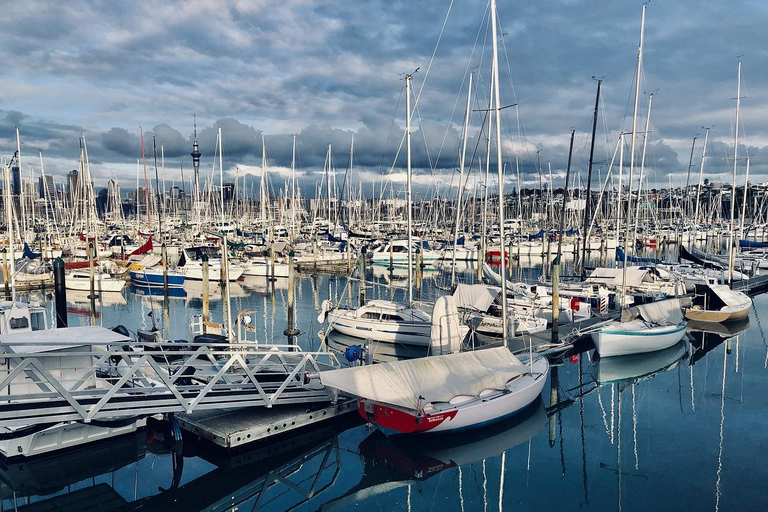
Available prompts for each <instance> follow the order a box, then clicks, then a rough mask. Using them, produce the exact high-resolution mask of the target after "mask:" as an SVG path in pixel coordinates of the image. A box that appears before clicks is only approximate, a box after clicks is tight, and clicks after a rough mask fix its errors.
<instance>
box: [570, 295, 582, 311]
mask: <svg viewBox="0 0 768 512" xmlns="http://www.w3.org/2000/svg"><path fill="white" fill-rule="evenodd" d="M580 307H581V304H580V303H579V299H578V298H577V297H574V298H572V299H571V309H572V310H573V311H578V310H579V308H580Z"/></svg>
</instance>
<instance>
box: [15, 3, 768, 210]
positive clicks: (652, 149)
mask: <svg viewBox="0 0 768 512" xmlns="http://www.w3.org/2000/svg"><path fill="white" fill-rule="evenodd" d="M641 8H642V4H641V3H640V2H639V1H634V0H633V1H628V0H615V1H611V0H539V1H537V2H513V1H511V0H500V1H499V21H500V23H501V30H502V36H501V38H500V45H501V52H502V55H501V80H500V82H501V95H502V100H501V101H502V103H503V104H504V105H510V104H514V103H516V104H517V107H516V108H508V109H506V110H504V130H503V131H504V148H505V159H506V161H507V164H508V166H507V169H508V171H511V170H512V169H513V168H514V167H515V165H516V164H515V158H517V165H519V167H520V172H521V179H522V180H523V183H524V186H525V185H529V186H533V185H536V186H538V172H537V171H536V166H537V165H538V163H537V162H538V158H540V160H541V165H542V167H543V168H544V173H545V176H547V177H548V175H549V168H550V166H551V169H552V174H553V176H554V181H555V185H556V186H557V185H558V184H559V183H560V182H561V181H562V176H563V175H564V171H565V164H566V160H567V151H568V142H569V135H570V131H571V130H572V129H575V130H576V139H575V145H574V160H573V161H574V170H575V172H577V173H580V174H581V176H582V177H583V178H582V179H585V176H586V172H585V169H586V166H587V159H588V153H589V132H590V130H591V122H592V111H593V106H594V94H595V87H596V82H595V81H594V80H593V76H597V77H602V78H603V80H604V82H603V91H602V101H601V113H600V121H599V136H598V144H597V150H596V161H597V165H598V167H600V168H601V175H602V176H605V170H606V169H607V161H608V160H609V159H610V157H611V155H612V154H613V150H614V147H615V145H616V141H617V139H618V134H619V133H620V132H621V131H629V130H630V129H631V123H632V104H633V91H634V73H635V64H636V56H637V46H638V40H639V29H640V14H641ZM487 9H488V6H487V4H486V2H485V1H484V0H471V1H470V0H455V1H454V2H451V0H430V1H421V2H415V1H413V0H387V1H379V0H364V1H359V0H357V1H355V0H328V1H324V0H283V1H280V2H275V1H266V0H235V1H220V0H190V1H177V2H174V1H163V0H159V1H158V0H155V1H152V2H150V1H143V0H138V1H132V2H113V1H106V0H104V1H74V2H66V3H62V2H58V1H36V0H27V1H25V2H6V3H5V4H4V7H3V14H4V19H5V21H6V23H5V30H4V34H3V38H2V39H1V40H0V53H1V54H2V58H1V61H2V62H3V69H2V72H0V91H2V94H0V157H2V158H5V159H8V158H9V157H10V156H11V155H12V154H13V152H14V151H15V132H14V127H15V126H18V127H19V128H20V130H21V137H22V141H23V148H22V158H23V159H24V160H23V167H24V172H25V173H29V172H32V173H35V174H37V173H39V172H40V165H39V162H38V150H42V151H43V156H44V163H45V170H46V172H47V173H51V174H54V175H56V176H57V181H58V182H59V183H60V182H61V181H62V179H61V178H59V176H63V175H64V174H65V173H66V172H68V171H69V170H72V169H74V168H76V167H77V165H78V158H79V145H78V139H79V137H80V135H81V134H84V135H85V138H86V141H87V144H88V150H89V157H90V162H91V172H92V174H93V177H94V180H95V182H96V184H97V185H103V184H104V183H105V182H106V180H107V179H109V178H110V177H114V178H116V179H118V180H119V181H120V182H121V184H122V186H123V188H124V189H128V188H132V187H134V186H135V181H136V173H137V165H136V161H137V159H139V158H141V149H140V145H139V133H140V128H139V127H140V126H141V127H142V128H143V130H144V134H145V135H144V139H145V144H146V146H147V154H148V157H149V158H150V159H149V165H150V169H151V170H150V174H154V168H153V167H151V163H152V162H151V148H152V138H153V136H154V137H155V138H156V141H157V144H158V146H160V145H162V146H163V150H164V153H165V160H166V171H165V172H166V178H167V180H168V181H171V180H179V178H180V170H179V168H180V165H181V166H183V168H184V172H185V179H187V180H188V179H189V177H190V175H191V169H192V165H191V158H190V156H189V152H190V150H191V138H192V133H193V113H194V114H196V115H197V128H198V139H199V141H200V149H201V152H202V153H203V160H202V165H201V175H202V176H203V177H206V176H208V175H210V174H211V172H212V165H213V155H214V145H215V138H216V131H217V129H218V128H219V127H221V128H222V132H223V139H224V143H223V147H224V168H225V172H226V173H227V175H228V177H230V179H231V177H234V176H235V174H236V173H237V175H238V176H240V177H242V176H250V177H251V178H250V179H251V182H255V179H254V177H256V176H258V175H259V173H260V162H261V142H260V133H259V132H260V131H263V132H264V135H265V139H266V146H267V154H268V164H269V167H270V169H271V171H272V172H273V174H272V175H271V176H272V186H273V187H274V188H275V189H279V188H280V187H282V186H283V183H284V178H285V176H286V169H287V167H288V166H289V165H290V160H291V135H292V134H296V136H297V141H298V142H297V143H298V161H297V168H298V171H297V172H298V174H299V176H300V179H301V184H302V190H303V193H304V195H313V194H314V191H315V183H316V182H317V180H318V178H319V177H320V176H321V175H322V168H323V162H324V159H325V155H326V149H327V144H328V143H331V144H332V148H333V159H334V167H335V168H336V169H337V171H338V172H339V177H338V180H339V182H341V181H342V179H343V172H344V170H345V169H346V167H347V165H348V160H349V151H350V142H351V140H352V135H353V133H354V137H355V157H354V165H353V175H352V178H351V181H352V182H353V183H359V182H362V183H363V188H364V191H365V193H366V194H367V195H370V194H371V191H372V190H373V188H374V186H375V187H377V188H376V190H379V189H378V187H379V186H380V184H381V183H382V181H383V180H384V178H385V177H389V178H390V179H391V180H392V181H393V182H394V183H395V185H394V188H395V189H396V190H399V189H400V188H401V183H402V180H403V176H404V173H403V168H404V165H405V161H404V158H403V156H402V154H401V156H400V158H396V154H397V151H398V148H399V146H400V143H401V140H402V136H403V129H404V115H405V108H404V101H405V98H404V95H403V94H404V92H403V80H402V74H403V73H409V72H413V71H414V70H415V69H417V68H419V71H418V72H417V73H416V74H415V78H414V88H415V94H418V95H419V101H418V109H417V111H416V113H415V116H414V133H413V166H414V173H415V175H416V177H415V182H416V183H417V184H418V190H419V192H420V193H421V194H423V195H426V194H429V193H431V192H432V191H434V189H435V186H436V185H437V184H439V186H440V187H441V192H442V191H446V190H450V187H449V185H450V184H451V183H453V185H454V187H455V185H456V182H457V179H456V175H457V173H456V171H455V169H456V168H457V165H458V163H457V162H458V158H457V155H458V151H459V148H460V143H459V139H460V132H461V129H462V128H461V125H462V122H463V111H464V105H465V102H466V83H467V76H468V74H469V73H470V72H473V73H474V74H475V81H476V85H478V88H477V92H476V93H475V94H474V95H473V96H474V99H473V110H474V112H473V113H472V116H471V125H472V126H471V128H470V142H469V150H468V153H469V156H468V161H469V160H471V161H472V164H471V165H472V171H471V172H472V174H471V178H470V186H475V183H476V182H480V181H483V180H482V177H481V176H482V173H481V172H479V171H478V169H479V162H478V156H475V157H474V158H472V155H473V154H475V155H479V157H480V158H482V159H483V160H485V158H484V153H485V149H484V144H478V141H479V140H481V139H482V138H483V134H482V133H481V131H480V130H481V125H482V122H483V116H484V115H485V114H484V112H482V111H481V110H482V109H483V108H487V96H488V88H489V83H490V79H489V77H490V74H491V73H490V55H491V50H490V41H491V38H490V27H489V21H488V10H487ZM766 26H768V3H766V2H765V1H764V0H732V1H729V2H701V1H700V0H676V1H669V0H667V1H654V2H651V3H650V4H648V10H647V18H646V35H645V61H644V69H643V73H642V75H641V78H642V85H641V91H642V94H643V95H642V97H641V99H640V105H641V110H642V115H641V118H640V121H639V126H640V127H641V128H642V127H643V125H644V122H645V121H644V118H645V113H646V109H647V103H648V97H649V96H648V95H649V93H653V110H652V113H651V133H650V135H649V139H648V150H647V157H646V166H647V168H648V170H649V172H650V180H651V182H652V183H657V184H661V185H664V184H667V183H669V182H670V181H671V182H673V183H675V184H680V183H683V182H685V180H686V177H687V170H688V167H689V157H690V153H691V144H692V140H693V137H695V136H697V135H698V139H697V141H696V147H695V150H694V158H693V165H692V167H693V169H694V175H695V177H694V178H692V180H693V179H697V176H698V174H697V173H698V169H699V163H700V159H701V148H702V142H703V138H704V130H703V127H707V126H711V127H712V128H711V132H710V145H709V147H708V149H707V153H708V158H707V159H706V162H705V163H706V165H705V176H706V177H708V178H709V179H710V180H714V181H718V180H722V181H730V173H731V170H732V167H733V164H732V160H730V159H732V157H733V135H734V128H733V126H734V119H735V103H736V102H735V100H734V98H735V96H736V75H737V73H736V70H737V63H738V59H739V58H741V60H742V62H743V79H742V96H743V100H742V102H741V106H742V110H741V119H740V121H741V129H740V146H741V147H740V149H739V159H740V160H741V159H742V158H744V157H746V156H747V155H749V156H750V157H751V169H750V172H751V176H750V181H753V182H758V181H766V180H768V156H767V155H768V149H767V148H766V146H768V125H766V123H765V122H764V121H765V119H766V118H767V117H768V115H767V114H768V88H767V87H766V86H767V85H768V65H766V64H768V31H766V30H765V27H766ZM438 41H439V44H438ZM433 53H434V59H433V60H432V56H433ZM484 105H485V107H484ZM537 152H538V155H537ZM537 157H538V158H537ZM729 160H730V161H729ZM30 166H31V171H30ZM739 167H740V173H742V174H741V179H742V180H743V172H744V164H743V162H740V166H739ZM217 172H218V171H217ZM515 174H516V173H513V172H509V174H508V176H509V177H508V180H509V183H510V186H516V185H515V183H516V176H515ZM141 176H142V181H143V170H142V171H141ZM355 186H357V185H355ZM454 190H455V189H454Z"/></svg>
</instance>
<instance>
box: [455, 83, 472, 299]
mask: <svg viewBox="0 0 768 512" xmlns="http://www.w3.org/2000/svg"><path fill="white" fill-rule="evenodd" d="M471 102H472V73H470V74H469V87H468V88H467V110H466V112H465V113H464V133H463V134H462V135H463V139H464V140H463V141H462V143H461V155H460V157H459V190H458V192H457V194H456V224H455V226H454V230H453V258H452V262H451V289H452V290H453V289H455V288H456V246H457V245H458V243H459V225H460V224H461V198H462V192H463V191H464V164H465V163H466V158H467V139H468V138H469V111H470V108H472V103H471Z"/></svg>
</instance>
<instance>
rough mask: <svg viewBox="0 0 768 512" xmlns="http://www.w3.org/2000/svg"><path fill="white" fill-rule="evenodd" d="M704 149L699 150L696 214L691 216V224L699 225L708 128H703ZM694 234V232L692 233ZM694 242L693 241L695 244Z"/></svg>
mask: <svg viewBox="0 0 768 512" xmlns="http://www.w3.org/2000/svg"><path fill="white" fill-rule="evenodd" d="M705 130H706V131H705V132H704V148H703V149H702V150H701V166H700V167H699V185H698V187H696V213H695V214H694V215H693V224H694V225H695V226H698V223H699V203H701V181H702V178H703V176H704V159H705V158H706V157H707V141H708V140H709V128H705ZM694 233H695V231H694ZM695 241H696V240H694V242H695Z"/></svg>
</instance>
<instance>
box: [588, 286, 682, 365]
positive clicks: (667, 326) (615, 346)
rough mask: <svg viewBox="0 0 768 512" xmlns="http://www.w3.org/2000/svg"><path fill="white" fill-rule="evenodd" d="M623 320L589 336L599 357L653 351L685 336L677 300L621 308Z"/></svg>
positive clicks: (666, 346)
mask: <svg viewBox="0 0 768 512" xmlns="http://www.w3.org/2000/svg"><path fill="white" fill-rule="evenodd" d="M622 317H626V321H622V322H614V323H611V324H609V325H607V326H605V327H603V328H602V329H601V330H599V331H596V332H593V333H592V341H594V343H595V348H597V352H598V353H599V354H600V357H610V356H623V355H629V354H641V353H645V352H655V351H657V350H664V349H665V348H669V347H671V346H672V345H674V344H675V343H677V342H678V341H680V340H681V339H683V336H685V328H686V322H685V318H683V312H682V305H681V302H680V300H679V299H670V300H662V301H658V302H652V303H650V304H641V305H638V306H633V307H631V308H628V309H625V310H624V311H623V312H622Z"/></svg>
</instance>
